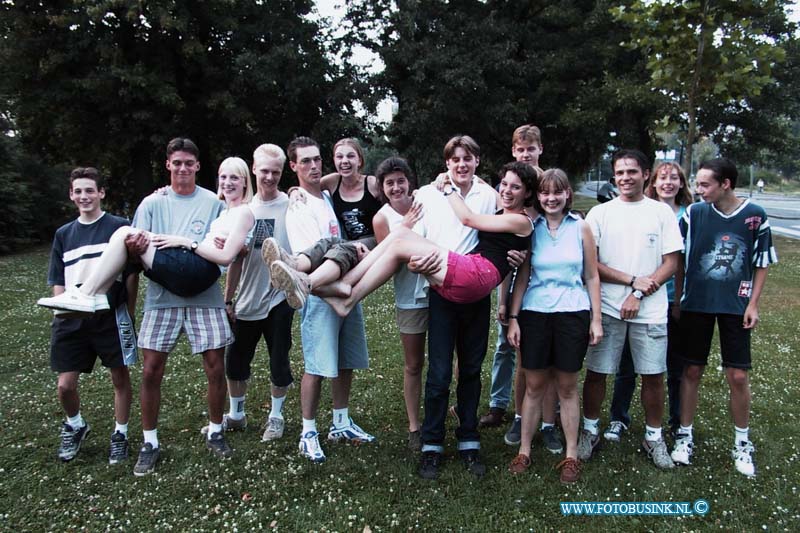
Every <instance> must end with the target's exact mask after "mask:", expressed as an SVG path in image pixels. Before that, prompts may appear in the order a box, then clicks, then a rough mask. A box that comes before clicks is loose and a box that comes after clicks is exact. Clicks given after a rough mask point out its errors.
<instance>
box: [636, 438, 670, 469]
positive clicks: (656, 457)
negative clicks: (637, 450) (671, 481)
mask: <svg viewBox="0 0 800 533" xmlns="http://www.w3.org/2000/svg"><path fill="white" fill-rule="evenodd" d="M642 448H643V449H644V451H646V452H647V456H648V457H649V458H650V459H652V460H653V463H654V464H655V465H656V466H657V467H658V468H661V469H665V470H666V469H669V468H675V463H674V462H673V461H672V458H671V457H670V456H669V451H667V444H666V443H665V442H664V439H658V440H647V439H644V440H643V441H642Z"/></svg>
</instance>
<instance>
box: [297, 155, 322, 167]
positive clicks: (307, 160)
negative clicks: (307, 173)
mask: <svg viewBox="0 0 800 533" xmlns="http://www.w3.org/2000/svg"><path fill="white" fill-rule="evenodd" d="M321 162H322V157H321V156H316V157H304V158H303V159H301V160H300V161H298V162H297V163H298V164H299V165H303V166H304V167H307V166H308V165H310V164H311V163H321Z"/></svg>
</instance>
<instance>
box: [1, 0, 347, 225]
mask: <svg viewBox="0 0 800 533" xmlns="http://www.w3.org/2000/svg"><path fill="white" fill-rule="evenodd" d="M312 6H313V2H312V1H311V0H263V1H259V0H247V1H239V2H233V1H231V0H206V1H204V2H195V1H191V0H175V1H172V2H141V1H138V0H97V1H93V2H84V1H81V0H59V1H55V2H40V1H32V0H31V1H29V0H15V1H14V2H2V3H0V20H1V21H2V22H0V31H2V39H1V40H0V61H2V64H3V65H4V75H3V77H2V78H0V94H2V95H5V97H6V98H7V99H8V100H9V102H10V105H11V117H12V120H13V128H14V129H15V130H16V132H17V133H18V136H19V139H21V141H22V143H23V145H24V146H25V147H26V148H27V149H29V150H30V152H31V153H32V154H34V155H36V156H37V157H40V158H41V160H42V161H43V162H44V163H46V164H50V165H54V164H58V163H64V164H68V165H78V164H81V165H93V166H98V167H100V168H101V169H102V170H103V171H104V172H105V173H106V175H107V176H108V178H109V180H108V182H109V191H108V192H109V196H108V198H109V201H110V202H111V204H113V205H115V206H116V207H117V208H119V207H122V206H123V205H127V206H128V207H129V209H130V208H132V207H134V206H135V205H136V203H137V202H138V200H139V199H140V198H141V197H142V196H143V195H145V194H147V193H149V192H150V191H151V190H152V189H153V187H154V186H156V185H159V184H162V183H163V179H164V177H165V176H166V173H165V171H164V168H163V161H164V159H165V157H164V153H163V150H164V147H165V146H166V143H167V141H168V140H169V139H170V138H171V137H174V136H177V135H185V136H188V137H191V138H192V139H194V140H195V141H196V142H197V143H198V145H199V146H200V149H201V154H202V157H201V172H200V176H199V180H200V183H201V184H202V185H204V186H206V187H208V188H215V181H216V179H215V178H216V168H217V165H218V163H219V161H220V160H221V159H222V158H224V157H225V156H229V155H239V156H242V157H244V158H245V159H249V154H251V153H252V150H253V149H254V148H255V147H256V146H257V145H258V144H260V143H262V142H275V143H277V144H280V145H282V146H285V145H286V144H287V143H288V142H289V140H291V138H292V137H294V136H295V135H298V134H311V135H316V134H318V133H319V134H321V135H322V138H321V139H319V140H320V141H323V142H326V143H327V142H330V140H331V139H330V137H331V136H332V135H333V131H334V129H335V128H334V126H333V125H342V126H343V128H342V129H343V130H344V131H346V132H347V133H349V134H355V133H359V132H360V127H361V122H360V121H359V120H358V119H357V118H356V119H354V118H353V117H355V116H356V114H355V112H354V109H353V107H352V102H351V99H352V95H353V94H357V93H358V91H359V90H360V89H358V87H356V85H357V80H356V79H355V78H354V77H353V76H352V75H351V73H350V72H349V71H346V70H344V69H341V68H339V67H337V66H336V65H334V64H333V63H332V61H331V59H330V55H329V50H328V49H327V48H326V44H335V42H334V41H330V42H324V35H323V34H322V33H321V29H320V26H319V25H318V23H317V22H314V21H313V20H312V19H311V18H309V17H308V16H307V15H308V14H309V13H310V11H311V9H312ZM154 176H155V177H156V178H155V179H154Z"/></svg>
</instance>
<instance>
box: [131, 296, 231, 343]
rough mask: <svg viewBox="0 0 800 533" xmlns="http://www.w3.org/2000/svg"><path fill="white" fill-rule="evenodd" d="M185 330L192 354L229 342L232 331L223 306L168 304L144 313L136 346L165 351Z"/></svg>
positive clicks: (176, 341)
mask: <svg viewBox="0 0 800 533" xmlns="http://www.w3.org/2000/svg"><path fill="white" fill-rule="evenodd" d="M181 331H186V337H187V338H188V339H189V345H190V346H191V348H192V353H203V352H205V351H207V350H216V349H217V348H222V347H224V346H227V345H229V344H231V343H232V342H233V332H232V331H231V326H230V324H229V323H228V316H227V315H226V314H225V310H224V309H218V308H213V307H168V308H166V309H153V310H150V311H146V312H145V313H144V318H143V319H142V328H141V329H140V330H139V347H140V348H142V349H146V350H155V351H157V352H165V353H169V352H171V351H172V350H173V349H174V348H175V345H176V344H177V343H178V338H179V337H180V335H181Z"/></svg>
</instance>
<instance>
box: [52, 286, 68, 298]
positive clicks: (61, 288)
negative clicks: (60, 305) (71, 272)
mask: <svg viewBox="0 0 800 533" xmlns="http://www.w3.org/2000/svg"><path fill="white" fill-rule="evenodd" d="M64 290H65V289H64V286H63V285H53V296H58V295H59V294H63V293H64Z"/></svg>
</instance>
